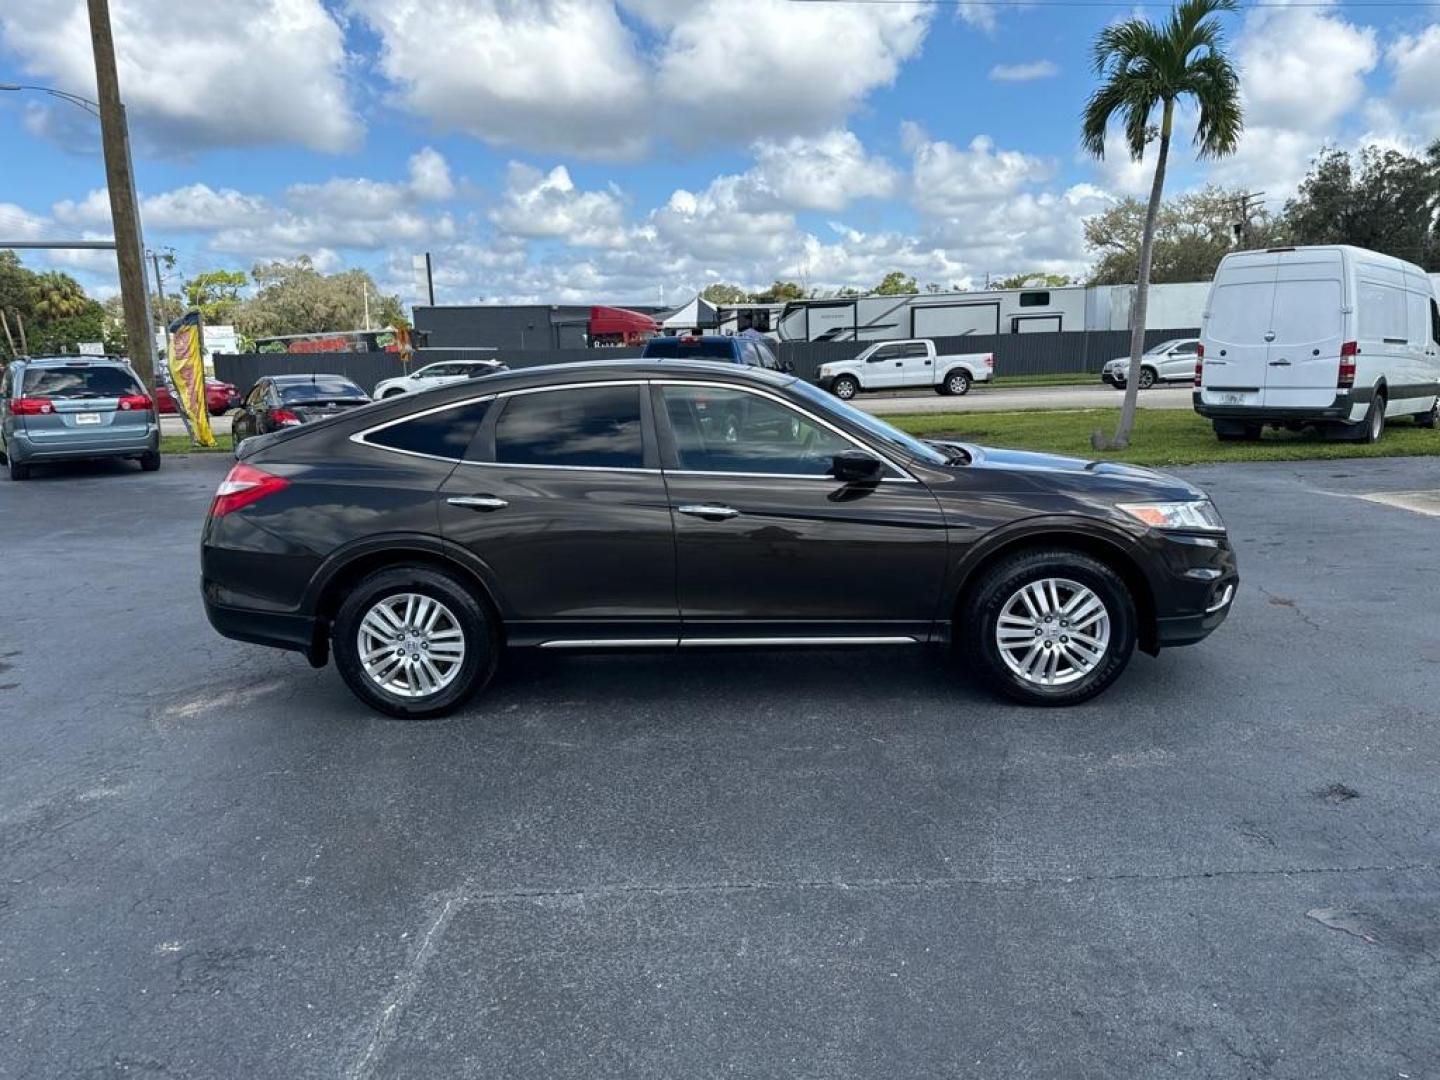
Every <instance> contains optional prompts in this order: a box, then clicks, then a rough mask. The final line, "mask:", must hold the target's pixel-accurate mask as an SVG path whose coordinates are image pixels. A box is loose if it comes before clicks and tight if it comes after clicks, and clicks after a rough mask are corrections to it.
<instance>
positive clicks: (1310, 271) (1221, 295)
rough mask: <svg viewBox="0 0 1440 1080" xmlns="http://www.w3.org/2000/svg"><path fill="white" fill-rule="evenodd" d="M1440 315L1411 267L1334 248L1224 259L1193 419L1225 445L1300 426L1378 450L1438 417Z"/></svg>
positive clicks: (1209, 312) (1213, 292) (1206, 327)
mask: <svg viewBox="0 0 1440 1080" xmlns="http://www.w3.org/2000/svg"><path fill="white" fill-rule="evenodd" d="M1437 393H1440V307H1437V306H1436V302H1435V295H1434V291H1433V289H1432V286H1431V283H1430V279H1429V278H1428V277H1427V276H1426V275H1425V272H1424V271H1422V270H1421V269H1420V268H1419V267H1418V266H1414V265H1412V264H1410V263H1407V262H1403V261H1401V260H1400V259H1395V258H1391V257H1390V256H1388V255H1380V254H1377V253H1376V252H1373V251H1366V250H1365V249H1363V248H1357V247H1347V246H1342V245H1333V246H1324V247H1297V248H1272V249H1271V250H1269V251H1241V252H1236V253H1234V254H1232V255H1227V256H1225V258H1224V259H1223V260H1222V261H1221V263H1220V267H1219V269H1218V270H1216V272H1215V281H1214V283H1213V284H1212V286H1211V289H1210V299H1209V301H1208V303H1207V304H1206V310H1205V316H1204V320H1203V323H1202V327H1201V331H1200V354H1199V360H1198V362H1197V364H1196V368H1195V391H1194V402H1195V411H1196V412H1198V413H1199V414H1200V415H1201V416H1204V417H1208V418H1209V419H1210V420H1211V421H1212V422H1213V423H1214V426H1215V434H1216V435H1217V436H1218V437H1219V438H1221V439H1257V438H1259V437H1260V432H1261V430H1262V428H1263V426H1264V425H1266V424H1272V425H1279V426H1285V427H1289V428H1292V429H1295V428H1299V427H1302V426H1304V425H1306V424H1314V425H1320V426H1326V427H1329V428H1331V429H1333V430H1334V431H1336V432H1337V433H1346V434H1349V435H1350V436H1351V437H1354V438H1358V439H1362V440H1364V441H1366V442H1374V441H1376V440H1377V439H1379V438H1380V436H1381V434H1382V433H1383V432H1384V430H1385V421H1386V418H1387V417H1388V418H1391V419H1393V418H1395V417H1404V416H1413V417H1415V419H1416V420H1417V421H1418V422H1419V423H1421V424H1423V425H1425V426H1427V427H1433V426H1434V425H1435V424H1436V422H1437V419H1440V410H1437V402H1436V396H1437Z"/></svg>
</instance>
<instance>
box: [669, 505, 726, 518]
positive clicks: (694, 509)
mask: <svg viewBox="0 0 1440 1080" xmlns="http://www.w3.org/2000/svg"><path fill="white" fill-rule="evenodd" d="M675 509H676V510H677V511H679V512H680V513H682V514H689V515H690V516H691V517H698V518H704V519H705V520H706V521H724V520H725V519H726V518H733V517H739V516H740V511H739V510H736V509H735V508H734V507H733V506H716V505H714V504H713V503H691V504H688V505H686V506H677V507H675Z"/></svg>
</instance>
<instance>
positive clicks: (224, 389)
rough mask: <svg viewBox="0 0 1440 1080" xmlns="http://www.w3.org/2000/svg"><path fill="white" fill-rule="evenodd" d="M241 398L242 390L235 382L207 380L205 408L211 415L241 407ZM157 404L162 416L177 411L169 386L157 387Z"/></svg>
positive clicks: (218, 414)
mask: <svg viewBox="0 0 1440 1080" xmlns="http://www.w3.org/2000/svg"><path fill="white" fill-rule="evenodd" d="M240 400H241V399H240V392H239V391H238V390H236V389H235V387H234V385H233V384H231V383H228V382H222V381H221V380H219V379H206V380H205V408H206V409H207V410H209V412H210V413H211V415H213V416H223V415H224V414H225V413H227V412H229V411H230V410H231V409H236V408H239V407H240ZM155 405H156V407H157V408H158V409H159V410H160V413H161V415H162V416H170V415H172V414H174V413H175V412H176V408H175V399H174V397H172V396H171V394H170V388H169V387H168V386H157V387H156V388H155Z"/></svg>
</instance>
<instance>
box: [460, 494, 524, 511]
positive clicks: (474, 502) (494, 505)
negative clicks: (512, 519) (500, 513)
mask: <svg viewBox="0 0 1440 1080" xmlns="http://www.w3.org/2000/svg"><path fill="white" fill-rule="evenodd" d="M445 501H446V502H447V503H449V504H450V505H451V506H463V507H465V509H467V510H504V509H505V507H507V506H509V505H510V504H509V503H508V502H506V501H505V500H504V499H497V498H496V497H495V496H494V495H455V496H452V497H451V498H448V499H446V500H445Z"/></svg>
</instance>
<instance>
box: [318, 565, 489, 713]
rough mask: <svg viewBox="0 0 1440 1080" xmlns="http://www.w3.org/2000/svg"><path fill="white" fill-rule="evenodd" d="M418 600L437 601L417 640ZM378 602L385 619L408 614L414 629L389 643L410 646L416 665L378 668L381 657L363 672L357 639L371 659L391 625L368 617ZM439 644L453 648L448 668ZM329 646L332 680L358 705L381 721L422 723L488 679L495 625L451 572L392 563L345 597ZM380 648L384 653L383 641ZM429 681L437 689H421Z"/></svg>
mask: <svg viewBox="0 0 1440 1080" xmlns="http://www.w3.org/2000/svg"><path fill="white" fill-rule="evenodd" d="M407 598H410V599H407ZM424 600H428V601H430V602H432V603H433V602H436V601H438V602H439V604H440V606H441V610H440V612H439V614H438V615H437V616H436V621H434V622H433V623H431V625H430V626H429V629H428V630H425V631H423V633H424V637H421V636H420V633H419V632H418V631H420V628H421V627H423V626H424V625H425V624H424V622H423V619H422V615H421V610H420V608H421V601H424ZM380 605H387V606H388V605H394V607H395V613H394V614H393V616H392V617H398V618H403V617H404V616H405V613H406V612H407V611H413V612H414V613H415V614H414V615H412V616H411V617H412V618H414V620H415V625H414V629H415V631H417V632H416V633H414V634H413V635H412V636H411V637H409V638H408V639H407V640H406V641H403V642H402V641H400V640H399V639H398V638H397V639H396V640H397V642H398V643H399V644H400V645H403V646H406V647H409V648H412V649H414V650H415V651H414V652H413V653H412V656H413V657H415V658H416V659H418V660H421V661H422V662H421V663H419V664H416V663H415V661H413V660H407V659H402V661H401V663H402V666H401V667H400V668H393V665H392V667H391V670H389V671H387V670H386V667H385V665H386V662H387V660H390V659H391V657H390V656H389V655H382V656H380V657H378V658H377V659H376V660H374V661H372V665H371V670H369V671H367V669H366V666H365V662H364V659H363V658H362V655H361V652H360V650H361V647H362V645H361V638H362V635H363V637H364V639H365V641H366V642H367V643H368V644H369V645H370V646H371V655H374V648H375V647H379V646H380V645H381V644H382V642H384V643H388V640H389V632H390V629H391V628H393V627H394V625H395V624H394V623H393V622H391V621H389V620H387V619H386V618H384V617H383V616H381V615H379V614H377V613H376V608H377V606H380ZM410 605H413V606H410ZM367 617H369V622H368V623H367ZM377 627H379V628H383V629H384V631H385V633H384V636H383V637H382V636H380V635H377V634H376V633H375V628H377ZM457 631H458V633H456V632H457ZM430 634H442V635H443V638H440V639H439V640H428V638H429V635H430ZM442 642H443V644H444V647H445V648H446V651H447V653H448V652H449V651H451V650H452V649H453V648H454V644H455V643H456V642H458V643H459V653H460V656H459V659H458V661H456V662H454V663H453V664H451V665H449V666H447V663H446V661H445V659H444V658H443V657H442V654H441V652H440V648H439V646H440V645H441V644H442ZM331 647H332V649H333V650H334V654H335V666H336V668H337V669H339V671H340V677H341V678H343V679H344V680H345V685H347V686H348V687H349V688H350V691H351V693H353V694H354V695H355V696H356V697H358V698H359V699H360V700H361V701H363V702H365V704H367V705H369V706H370V707H371V708H372V709H375V710H376V711H377V712H382V713H385V714H386V715H388V716H396V717H399V718H401V719H403V720H424V719H428V718H430V717H435V716H445V715H446V714H448V713H451V712H453V711H454V710H455V709H457V708H459V707H460V706H461V705H463V704H464V703H465V702H466V701H468V700H469V699H470V698H471V697H472V696H474V694H475V693H476V692H477V691H479V690H480V689H481V688H482V687H483V686H485V684H486V683H488V682H489V681H490V678H491V676H492V675H494V674H495V665H496V663H497V661H498V660H499V656H500V635H499V624H498V619H497V618H496V617H495V615H494V614H493V613H492V612H491V610H490V608H489V606H488V604H486V603H485V602H484V601H483V600H481V599H480V598H479V596H478V595H477V594H476V593H475V591H474V590H473V589H472V588H470V587H469V586H468V585H466V584H465V583H464V582H462V581H461V580H459V579H458V578H456V577H454V576H452V575H451V574H448V573H446V572H445V571H443V570H434V569H431V568H429V567H424V566H397V567H391V568H389V569H385V570H380V571H377V572H376V573H374V574H371V575H370V576H369V577H367V578H365V579H364V580H363V581H361V582H360V583H359V584H358V585H356V586H355V587H354V588H353V589H352V590H351V591H350V594H349V595H348V596H346V597H345V599H344V602H343V603H341V605H340V610H339V611H338V612H337V613H336V615H335V621H334V624H333V627H332V630H331ZM385 647H386V648H387V651H388V644H386V646H385ZM432 648H433V649H434V650H435V651H434V652H431V651H430V650H431V649H432ZM422 650H423V653H422ZM400 651H402V652H403V649H401V650H400ZM396 655H399V653H398V652H397V654H396ZM407 667H408V669H409V672H410V674H409V675H405V678H406V679H408V680H410V686H411V687H412V692H407V691H405V689H404V687H403V686H401V685H400V684H401V677H402V674H403V673H404V672H405V671H406V668H407ZM371 671H374V674H373V675H372V674H371ZM427 671H428V672H432V673H433V675H432V674H426V672H427ZM436 677H438V678H439V680H440V682H439V688H438V689H435V690H430V691H429V692H426V691H425V689H424V687H425V682H426V680H429V679H434V678H436Z"/></svg>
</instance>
